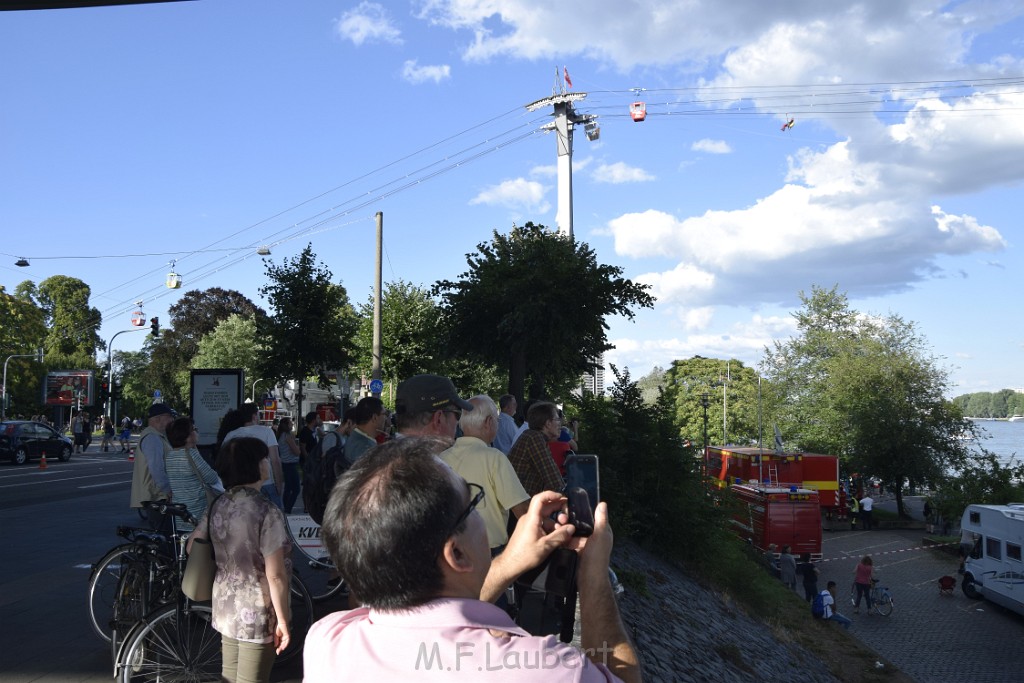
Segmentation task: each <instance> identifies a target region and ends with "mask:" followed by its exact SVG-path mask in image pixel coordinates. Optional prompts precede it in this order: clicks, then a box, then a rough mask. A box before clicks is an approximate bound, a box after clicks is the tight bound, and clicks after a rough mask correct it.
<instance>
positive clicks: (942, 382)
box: [764, 288, 973, 514]
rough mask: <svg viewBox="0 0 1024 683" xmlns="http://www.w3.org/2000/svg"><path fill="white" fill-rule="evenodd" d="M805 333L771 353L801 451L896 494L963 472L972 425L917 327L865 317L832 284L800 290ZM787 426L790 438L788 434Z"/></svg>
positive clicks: (769, 362) (774, 381) (779, 397)
mask: <svg viewBox="0 0 1024 683" xmlns="http://www.w3.org/2000/svg"><path fill="white" fill-rule="evenodd" d="M801 299H802V301H803V304H804V307H803V309H802V310H801V311H800V312H799V313H797V314H796V318H797V321H798V331H799V332H800V334H799V335H798V336H797V337H795V338H792V339H790V340H788V341H786V342H776V343H775V345H774V349H766V358H765V363H764V366H765V368H766V369H767V371H768V374H769V378H770V380H771V383H770V386H771V387H772V389H773V390H774V392H773V393H774V394H775V398H776V402H774V406H775V410H777V411H778V414H779V415H780V421H782V422H783V424H784V425H785V426H786V428H787V429H788V430H789V433H792V434H795V435H796V442H797V444H798V446H799V447H800V448H802V449H803V450H808V451H816V452H822V453H833V454H836V455H839V456H840V457H841V458H843V459H844V461H845V462H846V463H847V465H848V466H850V467H854V468H856V469H858V470H860V471H862V472H864V473H865V474H868V475H872V476H879V477H881V478H882V479H883V481H885V482H886V483H887V484H888V485H889V487H890V488H891V489H893V490H895V491H896V495H897V500H896V502H897V507H898V509H899V511H900V513H901V514H902V513H903V506H902V490H903V486H904V484H905V483H909V484H910V485H911V486H914V485H915V484H921V483H926V482H927V483H937V482H938V481H940V480H941V479H942V477H943V476H944V473H945V472H946V471H947V470H948V469H949V468H960V467H963V466H964V464H965V463H966V461H967V455H968V453H967V450H966V449H967V447H966V444H965V441H964V440H962V439H961V438H959V437H961V436H962V435H963V434H972V433H973V425H972V423H971V422H970V421H969V420H966V419H965V418H964V417H963V414H962V412H961V411H960V410H959V408H957V406H956V405H955V404H954V403H953V402H952V401H948V400H946V399H945V398H944V395H945V393H946V391H947V390H948V388H949V378H948V374H947V372H946V371H945V370H944V369H942V368H940V367H939V366H938V364H937V363H936V361H935V359H934V358H932V357H931V356H930V355H929V354H928V353H927V351H926V348H925V342H924V340H923V339H922V337H921V336H920V335H919V334H918V332H917V330H916V328H915V326H914V325H913V324H912V323H909V322H907V321H904V320H903V319H902V318H900V317H899V316H896V315H889V316H886V317H884V318H879V317H870V316H862V315H860V314H859V313H858V312H857V311H854V310H852V309H850V308H849V305H848V303H847V301H846V297H845V295H840V294H838V293H837V292H836V290H835V289H834V288H833V289H832V290H823V289H818V288H815V289H814V290H813V292H812V295H811V296H810V297H806V296H804V295H803V294H802V293H801ZM787 429H784V430H783V431H784V433H787Z"/></svg>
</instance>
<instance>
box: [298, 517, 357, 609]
mask: <svg viewBox="0 0 1024 683" xmlns="http://www.w3.org/2000/svg"><path fill="white" fill-rule="evenodd" d="M286 517H287V520H288V535H289V536H290V537H291V539H292V554H293V558H292V567H293V568H294V569H295V570H296V571H298V568H299V567H300V566H302V567H304V569H303V571H302V580H303V582H304V583H305V584H306V586H307V588H309V594H310V597H311V598H312V600H313V602H324V601H326V600H330V599H331V598H333V597H334V596H335V595H339V594H347V593H348V587H347V586H346V585H345V580H344V579H342V578H341V577H340V576H339V575H338V572H337V570H336V569H335V567H334V562H333V561H332V560H331V557H330V555H328V554H327V549H326V548H324V546H323V542H322V541H321V540H320V525H319V524H317V523H316V522H315V521H314V520H313V518H312V517H310V516H309V515H308V514H302V515H286Z"/></svg>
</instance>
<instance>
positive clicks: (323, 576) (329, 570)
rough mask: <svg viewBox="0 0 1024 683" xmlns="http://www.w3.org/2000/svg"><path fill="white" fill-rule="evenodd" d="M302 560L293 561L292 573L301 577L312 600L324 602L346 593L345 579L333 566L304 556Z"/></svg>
mask: <svg viewBox="0 0 1024 683" xmlns="http://www.w3.org/2000/svg"><path fill="white" fill-rule="evenodd" d="M303 560H304V561H302V562H300V561H298V560H296V561H294V562H293V563H292V567H294V570H293V571H294V573H297V574H298V575H299V576H301V577H302V583H304V584H305V585H306V589H307V590H308V591H309V597H310V598H311V599H312V600H313V602H325V601H327V600H330V599H331V598H333V597H334V596H335V595H339V594H348V587H347V586H346V585H345V580H344V579H342V578H341V577H340V576H339V575H338V571H337V570H336V569H335V568H334V567H333V566H331V565H327V564H324V563H322V562H315V561H311V560H309V559H308V558H306V557H305V556H303Z"/></svg>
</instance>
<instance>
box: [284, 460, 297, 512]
mask: <svg viewBox="0 0 1024 683" xmlns="http://www.w3.org/2000/svg"><path fill="white" fill-rule="evenodd" d="M281 471H282V472H283V473H284V511H285V513H286V514H289V515H290V514H292V508H293V507H295V501H296V500H298V499H299V463H297V462H283V463H281Z"/></svg>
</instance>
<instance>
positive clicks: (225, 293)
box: [145, 287, 266, 406]
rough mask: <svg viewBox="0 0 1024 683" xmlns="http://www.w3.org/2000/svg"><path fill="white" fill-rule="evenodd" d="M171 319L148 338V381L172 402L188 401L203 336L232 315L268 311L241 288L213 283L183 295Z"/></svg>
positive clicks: (171, 310)
mask: <svg viewBox="0 0 1024 683" xmlns="http://www.w3.org/2000/svg"><path fill="white" fill-rule="evenodd" d="M168 313H170V320H169V321H166V322H167V324H166V325H165V326H164V329H163V330H162V331H161V333H160V336H159V337H157V338H155V339H154V338H152V337H151V338H149V339H148V340H147V344H146V349H147V350H148V353H149V361H150V362H149V367H148V368H147V370H146V374H145V377H146V379H145V381H146V382H147V383H148V384H149V385H150V390H152V389H160V390H161V391H163V392H164V393H165V400H166V401H167V402H168V403H170V404H171V405H177V406H184V405H186V404H187V403H188V384H189V379H188V378H189V369H190V368H191V367H192V359H193V357H194V356H195V355H196V353H198V351H199V344H200V342H201V341H202V339H203V337H205V336H206V335H208V334H210V333H211V332H213V331H214V330H215V329H216V328H217V326H218V325H219V324H221V323H222V322H224V321H225V320H227V319H228V318H229V317H231V316H232V315H241V316H243V317H255V318H265V317H266V312H265V311H264V310H263V309H262V308H260V307H259V306H257V305H256V304H255V303H253V302H252V301H251V300H250V299H249V298H248V297H246V296H245V295H244V294H242V293H241V292H238V291H236V290H233V289H221V288H220V287H211V288H209V289H204V290H198V289H194V290H191V291H188V292H185V294H183V295H182V297H181V299H179V300H178V301H177V302H176V303H175V304H174V305H173V306H171V307H170V308H169V309H168Z"/></svg>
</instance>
